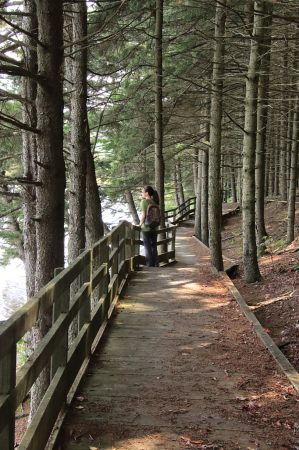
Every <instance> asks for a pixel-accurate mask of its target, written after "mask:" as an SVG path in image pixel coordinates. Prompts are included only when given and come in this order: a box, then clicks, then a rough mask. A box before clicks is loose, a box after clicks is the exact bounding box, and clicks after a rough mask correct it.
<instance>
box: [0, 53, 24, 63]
mask: <svg viewBox="0 0 299 450" xmlns="http://www.w3.org/2000/svg"><path fill="white" fill-rule="evenodd" d="M0 61H4V62H7V63H9V64H14V65H15V66H22V63H21V61H17V60H16V59H14V58H10V57H9V56H6V55H3V53H2V52H1V53H0Z"/></svg>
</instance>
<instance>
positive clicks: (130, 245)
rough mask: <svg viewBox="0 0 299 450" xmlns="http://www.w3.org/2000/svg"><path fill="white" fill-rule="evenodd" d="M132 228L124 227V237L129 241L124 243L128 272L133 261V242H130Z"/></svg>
mask: <svg viewBox="0 0 299 450" xmlns="http://www.w3.org/2000/svg"><path fill="white" fill-rule="evenodd" d="M132 232H133V230H132V228H131V227H126V239H128V240H129V242H128V243H127V244H126V247H125V258H126V260H128V261H129V262H128V272H131V270H133V263H132V256H133V242H132Z"/></svg>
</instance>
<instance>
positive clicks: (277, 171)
mask: <svg viewBox="0 0 299 450" xmlns="http://www.w3.org/2000/svg"><path fill="white" fill-rule="evenodd" d="M280 153H281V150H280V139H279V126H278V123H277V125H276V129H275V176H274V195H275V197H278V195H279V174H280Z"/></svg>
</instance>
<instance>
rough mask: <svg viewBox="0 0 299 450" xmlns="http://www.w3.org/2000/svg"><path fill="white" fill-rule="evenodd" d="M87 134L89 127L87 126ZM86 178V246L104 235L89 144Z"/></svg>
mask: <svg viewBox="0 0 299 450" xmlns="http://www.w3.org/2000/svg"><path fill="white" fill-rule="evenodd" d="M88 136H89V127H88ZM86 157H87V178H86V211H85V216H86V220H85V236H86V246H87V247H91V246H92V245H93V244H94V243H95V242H97V241H98V240H99V239H100V238H101V237H102V236H103V235H104V224H103V220H102V206H101V199H100V195H99V188H98V185H97V179H96V172H95V165H94V159H93V156H92V154H91V149H90V145H89V148H88V150H87V153H86Z"/></svg>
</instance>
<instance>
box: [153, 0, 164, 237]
mask: <svg viewBox="0 0 299 450" xmlns="http://www.w3.org/2000/svg"><path fill="white" fill-rule="evenodd" d="M162 30H163V0H156V30H155V36H156V37H155V73H156V78H155V179H156V190H157V191H158V194H159V197H160V211H161V224H160V226H161V228H164V227H165V218H164V210H165V205H164V158H163V104H162V80H163V69H162V62H163V60H162V44H163V36H162Z"/></svg>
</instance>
